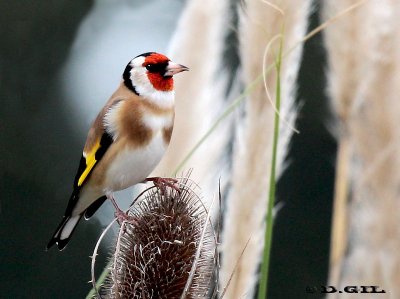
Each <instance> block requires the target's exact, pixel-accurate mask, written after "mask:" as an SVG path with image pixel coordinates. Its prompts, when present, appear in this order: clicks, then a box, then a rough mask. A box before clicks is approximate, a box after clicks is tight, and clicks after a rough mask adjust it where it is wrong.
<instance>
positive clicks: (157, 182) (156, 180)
mask: <svg viewBox="0 0 400 299" xmlns="http://www.w3.org/2000/svg"><path fill="white" fill-rule="evenodd" d="M145 182H153V184H154V186H156V187H157V188H158V189H160V190H161V192H162V193H163V194H164V193H165V186H167V187H170V188H172V189H174V190H175V191H177V192H180V191H181V190H180V188H179V185H177V183H178V180H177V179H173V178H162V177H151V178H147V179H146V180H145Z"/></svg>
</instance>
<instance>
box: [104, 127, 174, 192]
mask: <svg viewBox="0 0 400 299" xmlns="http://www.w3.org/2000/svg"><path fill="white" fill-rule="evenodd" d="M166 148H167V146H166V144H165V142H164V140H163V136H162V132H161V130H159V131H158V133H157V134H156V135H155V136H154V137H153V138H152V140H151V141H150V143H149V144H147V145H146V146H144V147H140V148H131V147H127V148H125V149H123V150H122V151H121V152H120V153H119V154H118V155H117V157H116V158H115V159H114V161H113V162H112V164H111V165H110V168H109V169H108V171H107V174H106V183H105V189H106V190H105V191H111V192H112V191H118V190H122V189H126V188H128V187H130V186H132V185H135V184H138V183H141V182H143V181H144V180H145V179H146V178H147V177H148V175H149V174H150V173H151V172H152V171H153V170H154V168H155V167H156V166H157V164H158V163H159V162H160V161H161V158H162V157H163V155H164V153H165V150H166Z"/></svg>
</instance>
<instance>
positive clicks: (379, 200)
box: [324, 0, 400, 298]
mask: <svg viewBox="0 0 400 299" xmlns="http://www.w3.org/2000/svg"><path fill="white" fill-rule="evenodd" d="M353 2H354V1H351V0H326V1H325V8H324V14H325V18H329V17H331V16H333V15H335V14H336V13H338V12H339V11H341V10H343V9H346V7H348V6H350V5H352V4H353ZM399 28H400V3H399V2H398V1H396V0H379V1H378V0H369V1H365V2H364V3H363V5H362V6H360V7H359V8H358V9H356V10H354V11H353V12H352V13H351V14H349V15H347V16H346V17H343V18H341V19H340V20H338V21H337V22H335V23H334V24H331V25H330V26H328V27H327V29H326V44H327V49H328V55H329V84H330V87H329V91H330V94H331V97H332V101H333V107H334V108H335V111H336V113H337V114H338V116H339V119H340V121H341V129H342V130H341V132H340V133H341V135H340V138H339V146H340V148H341V151H340V152H339V159H338V162H339V163H342V164H347V167H343V165H340V164H339V165H338V171H339V173H338V177H339V176H341V177H342V178H343V180H344V181H345V182H348V184H349V185H350V187H349V188H350V190H351V192H350V191H348V192H347V193H346V194H345V195H346V197H347V198H346V199H347V202H346V201H344V203H343V204H342V205H341V207H342V210H341V211H338V210H336V211H335V214H336V215H335V216H336V217H335V219H343V220H342V222H343V221H344V222H345V223H346V222H347V223H348V227H347V228H341V227H340V226H338V225H339V224H340V222H339V221H338V220H336V222H334V228H333V236H334V240H333V244H332V251H333V256H332V258H331V273H330V274H331V282H332V283H335V284H336V285H337V286H338V287H343V286H345V285H376V286H380V287H381V289H382V288H383V289H385V290H386V292H387V294H386V295H387V296H389V297H384V295H382V298H400V283H399V282H400V267H399V265H400V251H399V248H400V225H399V223H400V222H399V220H400V192H399V190H400V189H399V186H400V171H399V170H400V130H399V119H400V104H399V94H400V84H399V82H400V31H399ZM341 155H342V156H341ZM342 169H348V171H347V172H346V171H342ZM337 184H338V182H337ZM337 189H339V188H337ZM335 200H340V198H339V197H337V198H336V199H335ZM339 206H340V205H339ZM340 212H341V213H342V214H344V215H339V214H340ZM338 230H341V231H342V233H340V234H339V235H340V236H341V237H337V236H338V235H336V232H337V231H338ZM345 230H347V232H345V234H343V231H345ZM335 236H336V237H335ZM340 295H341V296H340V298H342V297H343V298H349V297H352V296H351V295H352V294H347V295H346V294H340ZM378 296H381V295H378Z"/></svg>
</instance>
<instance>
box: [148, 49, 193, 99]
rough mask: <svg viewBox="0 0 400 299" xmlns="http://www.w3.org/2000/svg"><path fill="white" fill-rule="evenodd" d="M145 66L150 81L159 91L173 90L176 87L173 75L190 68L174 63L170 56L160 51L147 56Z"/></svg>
mask: <svg viewBox="0 0 400 299" xmlns="http://www.w3.org/2000/svg"><path fill="white" fill-rule="evenodd" d="M143 67H145V68H146V69H147V77H148V78H149V81H150V82H151V84H152V85H153V87H154V88H155V89H156V90H159V91H172V90H173V89H174V80H173V78H172V77H173V75H175V74H178V73H180V72H183V71H187V70H189V69H188V68H187V67H186V66H183V65H181V64H177V63H174V62H172V61H171V60H169V59H168V57H166V56H164V55H162V54H158V53H152V54H151V55H149V56H147V57H146V59H145V61H144V63H143Z"/></svg>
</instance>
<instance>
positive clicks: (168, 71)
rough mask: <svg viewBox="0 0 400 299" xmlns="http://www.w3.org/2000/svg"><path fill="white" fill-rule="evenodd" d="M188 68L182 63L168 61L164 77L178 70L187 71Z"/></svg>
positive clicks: (178, 71) (176, 72)
mask: <svg viewBox="0 0 400 299" xmlns="http://www.w3.org/2000/svg"><path fill="white" fill-rule="evenodd" d="M188 70H189V68H188V67H186V66H184V65H182V64H177V63H175V62H172V61H170V62H168V66H167V67H166V68H165V73H164V77H171V76H173V75H175V74H178V73H180V72H184V71H188Z"/></svg>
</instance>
